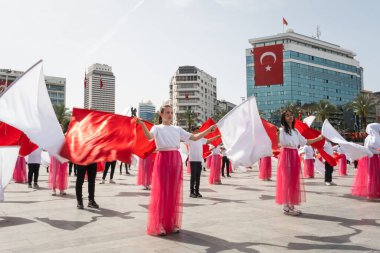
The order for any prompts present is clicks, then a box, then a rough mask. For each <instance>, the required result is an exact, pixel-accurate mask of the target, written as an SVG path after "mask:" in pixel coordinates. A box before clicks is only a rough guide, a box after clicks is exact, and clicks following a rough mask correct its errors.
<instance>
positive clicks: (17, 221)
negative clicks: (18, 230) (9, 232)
mask: <svg viewBox="0 0 380 253" xmlns="http://www.w3.org/2000/svg"><path fill="white" fill-rule="evenodd" d="M34 222H35V221H34V220H29V219H25V218H21V217H12V216H0V228H5V227H11V226H18V225H24V224H28V223H34Z"/></svg>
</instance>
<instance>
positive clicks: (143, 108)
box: [139, 101, 156, 122]
mask: <svg viewBox="0 0 380 253" xmlns="http://www.w3.org/2000/svg"><path fill="white" fill-rule="evenodd" d="M155 113H156V107H155V106H154V105H153V104H152V102H151V101H148V102H146V103H144V102H141V103H139V117H140V118H142V119H144V120H147V121H150V122H153V119H154V114H155Z"/></svg>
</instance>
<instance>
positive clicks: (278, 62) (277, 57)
mask: <svg viewBox="0 0 380 253" xmlns="http://www.w3.org/2000/svg"><path fill="white" fill-rule="evenodd" d="M282 50H283V45H282V44H278V45H272V46H266V47H255V48H254V49H253V58H254V64H255V86H260V85H274V84H283V83H284V76H283V65H282V60H283V55H282Z"/></svg>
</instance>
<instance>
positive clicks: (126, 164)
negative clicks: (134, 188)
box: [120, 162, 131, 175]
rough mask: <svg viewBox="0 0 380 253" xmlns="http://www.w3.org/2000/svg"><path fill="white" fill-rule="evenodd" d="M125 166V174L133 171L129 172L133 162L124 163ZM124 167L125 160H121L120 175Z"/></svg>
mask: <svg viewBox="0 0 380 253" xmlns="http://www.w3.org/2000/svg"><path fill="white" fill-rule="evenodd" d="M124 166H125V174H128V175H130V174H131V173H129V171H128V168H129V169H130V168H131V164H130V163H124ZM122 167H123V162H120V175H121V169H122Z"/></svg>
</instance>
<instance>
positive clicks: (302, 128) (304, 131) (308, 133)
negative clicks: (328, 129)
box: [294, 119, 336, 167]
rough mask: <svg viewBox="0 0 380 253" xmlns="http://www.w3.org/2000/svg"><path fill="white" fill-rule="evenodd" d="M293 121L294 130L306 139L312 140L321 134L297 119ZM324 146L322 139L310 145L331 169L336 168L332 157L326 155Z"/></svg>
mask: <svg viewBox="0 0 380 253" xmlns="http://www.w3.org/2000/svg"><path fill="white" fill-rule="evenodd" d="M294 120H295V124H294V128H296V129H297V130H298V132H300V134H301V135H302V136H303V137H305V138H306V139H314V138H317V137H318V136H319V135H320V134H321V132H320V131H318V130H316V129H313V128H310V127H309V126H308V125H307V124H306V123H303V122H301V121H300V120H298V119H294ZM324 145H325V139H322V140H320V141H317V142H314V143H313V144H311V146H312V147H313V148H315V149H317V150H318V152H319V153H320V154H321V156H322V157H323V159H325V161H326V162H328V163H329V164H330V165H331V166H333V167H334V166H336V161H335V159H334V157H332V156H331V155H329V154H328V153H326V151H325V150H324V149H323V146H324Z"/></svg>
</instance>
